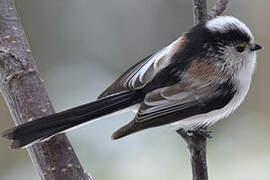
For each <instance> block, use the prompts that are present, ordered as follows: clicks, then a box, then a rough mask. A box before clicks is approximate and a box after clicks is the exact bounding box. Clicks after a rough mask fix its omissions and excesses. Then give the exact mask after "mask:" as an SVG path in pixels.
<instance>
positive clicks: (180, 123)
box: [3, 16, 260, 148]
mask: <svg viewBox="0 0 270 180" xmlns="http://www.w3.org/2000/svg"><path fill="white" fill-rule="evenodd" d="M239 47H240V48H239ZM258 49H260V46H258V45H256V44H255V42H254V38H253V35H252V34H251V31H250V30H249V28H248V27H247V26H246V25H245V24H244V23H242V22H241V21H239V20H238V19H236V18H234V17H231V16H224V17H218V18H215V19H212V20H210V21H208V22H207V23H206V24H199V25H197V26H194V27H193V28H191V29H190V30H189V31H188V32H187V33H185V34H184V35H183V36H182V37H180V38H179V39H177V40H176V41H174V42H173V43H171V44H170V45H169V46H167V47H165V48H163V49H162V50H160V51H158V52H157V53H155V54H153V55H151V56H148V57H146V58H145V59H143V60H142V61H140V62H139V63H137V64H135V65H134V66H132V67H131V68H130V69H129V70H127V71H126V72H125V73H124V74H123V75H121V76H120V77H119V78H118V79H117V80H116V81H114V82H113V83H112V85H110V86H109V87H108V88H107V89H106V90H105V91H104V92H103V93H102V94H101V95H100V96H99V98H98V100H97V101H95V102H92V103H89V104H87V105H84V106H81V107H77V108H74V109H70V110H67V111H64V112H60V113H57V114H55V115H52V116H48V117H45V118H41V119H37V120H35V121H32V122H29V123H26V124H24V125H21V126H18V127H15V128H14V129H12V130H8V131H6V132H5V133H4V134H3V136H4V137H6V138H8V139H13V140H15V141H14V143H13V148H19V147H24V146H26V145H28V144H30V143H32V142H36V141H40V140H44V139H46V138H48V137H51V136H53V135H55V134H57V133H60V132H63V131H66V130H68V129H70V128H72V127H74V126H78V125H80V124H83V123H85V122H88V121H91V120H93V119H95V118H98V117H101V116H104V115H107V114H110V113H112V112H115V111H118V110H121V109H125V108H128V107H130V106H133V105H135V104H137V105H138V106H137V107H138V112H137V114H136V116H135V118H134V120H132V121H131V122H130V123H128V124H127V125H125V126H123V127H122V128H120V129H119V130H118V131H116V132H115V133H114V134H113V135H112V138H113V139H119V138H121V137H124V136H126V135H129V134H131V133H135V132H138V131H141V130H143V129H147V128H151V127H156V126H160V125H164V124H168V123H173V124H175V125H176V127H177V128H184V129H194V128H199V127H203V126H209V125H212V124H214V123H215V122H217V121H218V120H220V119H222V118H224V117H226V116H228V115H229V114H230V113H232V112H233V111H234V110H235V109H236V108H237V107H238V106H239V105H240V103H241V102H242V101H243V100H244V97H245V96H246V94H247V92H248V89H249V86H250V83H251V77H252V74H253V71H254V68H255V62H256V54H255V50H258Z"/></svg>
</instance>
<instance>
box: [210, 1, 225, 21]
mask: <svg viewBox="0 0 270 180" xmlns="http://www.w3.org/2000/svg"><path fill="white" fill-rule="evenodd" d="M228 3H229V0H218V1H217V2H216V4H215V6H214V7H213V8H212V9H211V11H210V12H209V17H210V18H214V17H216V16H220V15H221V14H222V13H223V12H224V11H225V10H226V8H227V5H228Z"/></svg>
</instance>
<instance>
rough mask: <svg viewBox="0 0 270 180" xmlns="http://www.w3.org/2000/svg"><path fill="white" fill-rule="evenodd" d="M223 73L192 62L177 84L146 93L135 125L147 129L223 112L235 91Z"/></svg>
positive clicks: (203, 61) (205, 61)
mask: <svg viewBox="0 0 270 180" xmlns="http://www.w3.org/2000/svg"><path fill="white" fill-rule="evenodd" d="M233 84H234V83H233V81H232V80H231V79H228V78H226V76H225V74H224V71H222V69H220V68H214V66H213V65H212V64H211V62H207V60H199V61H193V63H192V64H191V65H190V66H189V68H188V70H187V71H186V72H185V76H184V77H183V78H182V80H181V81H180V82H179V83H176V84H174V85H172V86H168V87H164V88H160V89H157V90H155V91H152V92H150V93H148V94H147V95H146V97H145V99H144V101H143V102H142V103H141V105H140V108H139V111H138V113H137V115H136V117H135V122H136V124H138V126H140V127H142V128H149V127H154V126H159V125H163V124H168V123H171V122H175V121H178V120H182V119H185V118H188V117H191V116H194V115H197V114H202V113H207V112H210V111H213V110H217V109H222V108H223V107H225V106H226V105H227V104H228V103H229V102H230V100H231V99H232V98H233V97H234V94H235V92H236V87H235V86H234V85H233Z"/></svg>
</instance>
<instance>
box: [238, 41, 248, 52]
mask: <svg viewBox="0 0 270 180" xmlns="http://www.w3.org/2000/svg"><path fill="white" fill-rule="evenodd" d="M245 48H246V45H245V44H243V43H240V44H238V45H237V47H236V50H237V51H238V52H240V53H241V52H243V51H244V50H245Z"/></svg>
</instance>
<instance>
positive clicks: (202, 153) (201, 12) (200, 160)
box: [176, 0, 229, 180]
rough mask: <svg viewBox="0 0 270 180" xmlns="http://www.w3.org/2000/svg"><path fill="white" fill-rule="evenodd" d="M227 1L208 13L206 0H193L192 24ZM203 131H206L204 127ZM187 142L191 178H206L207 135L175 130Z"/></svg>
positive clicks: (216, 11)
mask: <svg viewBox="0 0 270 180" xmlns="http://www.w3.org/2000/svg"><path fill="white" fill-rule="evenodd" d="M228 3H229V0H217V2H216V4H215V6H214V7H213V8H212V9H211V11H210V12H209V13H208V9H207V0H193V16H194V24H199V23H205V22H207V21H208V20H209V19H211V18H214V17H216V16H219V15H221V14H222V13H223V12H224V11H225V10H226V7H227V5H228ZM205 131H207V130H206V129H205ZM176 132H177V134H179V135H180V136H181V137H182V138H183V139H184V141H185V142H186V143H187V146H188V150H189V153H190V161H191V167H192V177H193V178H192V179H193V180H208V172H207V160H206V145H207V137H206V136H204V135H202V133H201V132H199V131H196V130H195V131H193V132H192V133H187V132H186V131H184V130H182V129H179V130H177V131H176Z"/></svg>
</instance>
